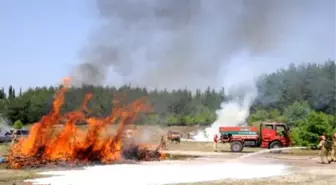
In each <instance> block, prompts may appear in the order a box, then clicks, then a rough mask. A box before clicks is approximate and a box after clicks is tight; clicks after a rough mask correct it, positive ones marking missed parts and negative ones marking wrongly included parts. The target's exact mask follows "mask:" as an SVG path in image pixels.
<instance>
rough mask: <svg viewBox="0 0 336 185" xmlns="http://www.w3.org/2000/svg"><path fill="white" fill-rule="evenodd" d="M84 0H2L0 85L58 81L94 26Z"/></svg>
mask: <svg viewBox="0 0 336 185" xmlns="http://www.w3.org/2000/svg"><path fill="white" fill-rule="evenodd" d="M87 6H88V4H86V3H84V1H82V0H71V1H68V0H57V1H45V0H30V1H25V0H3V1H1V2H0V27H1V34H0V41H1V44H0V56H1V58H0V62H1V68H2V69H1V73H0V86H5V87H7V86H8V85H10V84H13V85H14V86H15V87H17V88H18V87H22V88H26V87H29V86H39V85H46V84H55V83H58V82H59V81H60V79H61V78H62V77H64V76H65V75H67V73H68V71H69V69H70V68H71V66H72V65H74V63H75V62H78V61H77V54H78V50H79V49H80V48H81V46H82V45H83V43H85V40H86V38H87V36H88V34H89V32H90V29H91V28H92V27H93V26H92V25H93V21H92V17H93V16H92V15H90V11H88V9H87Z"/></svg>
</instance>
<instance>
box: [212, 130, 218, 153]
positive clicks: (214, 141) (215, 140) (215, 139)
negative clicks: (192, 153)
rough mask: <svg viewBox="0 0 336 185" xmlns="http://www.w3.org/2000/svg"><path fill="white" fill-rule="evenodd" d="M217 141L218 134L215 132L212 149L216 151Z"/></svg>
mask: <svg viewBox="0 0 336 185" xmlns="http://www.w3.org/2000/svg"><path fill="white" fill-rule="evenodd" d="M217 143H218V135H217V134H215V136H214V138H213V147H214V151H215V152H217V151H218V149H217Z"/></svg>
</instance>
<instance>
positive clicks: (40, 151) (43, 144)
mask: <svg viewBox="0 0 336 185" xmlns="http://www.w3.org/2000/svg"><path fill="white" fill-rule="evenodd" d="M68 84H69V79H67V80H66V81H65V82H64V86H62V87H61V88H60V90H59V91H58V92H57V93H56V95H55V97H54V101H53V108H52V111H51V112H50V113H49V114H47V115H45V116H43V117H42V118H41V120H40V121H39V122H37V123H35V124H34V125H33V126H32V128H31V130H30V134H29V135H28V137H26V138H22V139H20V140H19V141H18V143H16V144H15V145H13V146H12V148H11V149H10V151H9V154H8V164H9V166H10V167H11V168H23V167H38V166H41V165H52V164H54V165H60V164H66V165H80V164H91V163H96V162H98V163H104V164H110V163H116V162H121V161H123V160H144V161H146V160H159V159H163V158H164V157H165V156H164V155H163V154H161V153H160V152H159V146H158V147H156V149H154V150H151V149H149V145H140V144H135V143H134V142H132V141H133V140H132V139H127V138H125V137H123V136H124V131H125V129H126V128H127V126H128V125H130V124H134V122H135V121H136V120H137V119H138V116H139V114H140V113H143V112H146V111H148V110H150V107H149V106H148V105H146V104H145V102H144V100H145V99H144V98H140V99H137V100H135V101H133V102H131V103H129V104H127V105H125V106H122V105H121V103H120V102H119V101H117V100H114V101H113V102H112V103H113V110H112V112H111V114H110V115H109V116H108V117H105V118H97V117H88V116H87V114H86V113H87V112H88V109H87V107H86V104H87V102H88V101H89V100H90V98H91V96H92V94H87V95H86V96H85V98H84V101H83V104H82V108H81V110H77V111H73V112H68V113H65V114H61V107H62V105H63V103H64V95H65V93H66V91H67V90H68ZM64 122H65V123H64ZM78 122H86V123H87V125H88V128H87V129H85V130H83V129H80V128H79V127H78V126H76V125H77V123H78ZM60 124H61V125H64V126H63V127H62V128H61V130H60V131H59V132H57V131H55V130H56V129H55V125H60ZM111 124H117V125H118V127H117V130H116V132H115V133H114V134H109V133H108V127H109V126H110V125H111ZM56 132H57V133H56ZM130 140H132V141H131V142H130Z"/></svg>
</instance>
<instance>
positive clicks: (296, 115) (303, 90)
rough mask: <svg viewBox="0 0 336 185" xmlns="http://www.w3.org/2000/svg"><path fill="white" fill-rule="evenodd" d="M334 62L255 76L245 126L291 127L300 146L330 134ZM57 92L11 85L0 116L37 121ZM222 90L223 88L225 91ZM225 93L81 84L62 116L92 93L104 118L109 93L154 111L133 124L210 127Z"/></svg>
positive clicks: (1, 96) (94, 110)
mask: <svg viewBox="0 0 336 185" xmlns="http://www.w3.org/2000/svg"><path fill="white" fill-rule="evenodd" d="M335 67H336V66H335V61H331V60H328V61H326V62H324V63H322V64H317V63H308V64H302V65H294V64H291V65H290V66H289V67H288V68H286V69H279V70H278V71H275V72H273V73H270V74H264V75H261V76H260V77H259V80H258V83H257V87H258V97H257V99H256V100H255V101H254V104H253V105H252V107H251V110H250V111H251V114H250V116H249V118H248V120H247V121H248V123H249V124H257V123H258V122H261V121H283V122H287V123H288V124H289V125H290V126H292V127H293V138H295V140H297V142H298V143H300V142H301V143H300V144H307V142H308V143H310V142H313V141H314V140H316V139H317V137H318V135H319V134H322V133H329V134H330V133H331V132H332V131H333V130H334V129H335V112H336V108H335V106H336V101H335V95H336V87H335ZM58 88H59V87H52V86H50V87H34V88H29V89H28V90H26V91H24V92H22V91H21V89H19V93H16V91H17V90H16V89H14V88H13V87H12V86H10V87H9V88H8V91H7V92H5V90H4V88H2V89H0V114H2V115H4V116H5V117H6V118H8V119H9V120H10V122H11V123H14V122H15V121H20V122H22V123H23V124H29V123H34V122H37V121H38V120H39V119H40V118H41V117H42V116H43V115H45V114H47V113H48V112H49V111H50V110H51V107H52V101H53V95H54V93H55V91H57V90H58ZM224 88H225V87H224ZM224 88H223V89H221V90H219V91H216V90H214V89H212V88H211V87H209V88H207V89H206V90H203V91H201V90H197V91H196V92H192V91H190V90H188V89H177V90H174V91H167V90H148V89H146V88H140V87H132V86H131V85H124V86H122V87H120V88H116V87H112V86H91V85H84V86H82V87H80V88H71V89H70V90H69V91H68V92H67V93H66V96H65V104H64V106H63V108H62V111H64V112H68V111H71V110H75V109H78V108H79V107H80V106H81V103H82V100H83V98H84V96H85V94H87V93H89V92H90V93H93V97H92V99H91V100H90V101H89V103H88V108H89V109H90V114H91V115H92V116H106V115H108V114H109V113H110V112H111V109H112V104H111V102H112V99H113V97H114V96H112V95H114V94H118V93H119V94H126V95H127V98H128V99H129V100H130V101H132V100H134V99H136V98H138V97H142V96H146V97H148V101H149V103H150V104H151V105H152V106H153V112H151V113H150V114H147V115H145V116H142V117H141V119H140V121H139V122H138V124H157V125H195V124H198V125H204V126H205V125H210V124H211V123H213V122H214V121H215V119H216V114H215V112H216V110H217V109H219V108H220V104H221V102H223V101H225V100H229V99H230V97H229V96H227V95H226V94H225V93H224V92H225V91H224Z"/></svg>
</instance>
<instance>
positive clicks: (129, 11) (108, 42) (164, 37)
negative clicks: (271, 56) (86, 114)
mask: <svg viewBox="0 0 336 185" xmlns="http://www.w3.org/2000/svg"><path fill="white" fill-rule="evenodd" d="M318 2H320V1H317V0H316V1H314V0H294V1H293V0H96V5H97V8H98V10H99V16H100V18H101V21H102V26H101V28H100V29H99V30H98V31H97V32H95V33H94V34H93V36H92V37H91V38H90V39H89V41H90V42H89V45H88V46H86V47H85V48H84V49H83V51H82V52H81V59H82V61H83V62H82V63H81V64H80V65H78V66H76V67H75V68H74V72H73V74H72V75H73V76H74V80H75V83H76V84H83V83H86V84H94V85H101V84H104V83H106V82H107V79H108V78H109V75H110V74H111V71H113V72H115V73H116V74H117V75H119V76H121V77H122V80H123V81H122V82H116V81H113V79H112V82H113V83H131V84H136V85H140V86H147V87H152V88H163V87H164V88H168V89H171V88H181V87H182V88H183V87H186V86H187V87H188V88H190V89H195V88H206V87H207V86H209V85H210V86H218V85H223V84H219V83H220V81H222V80H223V79H219V77H222V76H223V74H221V73H225V72H226V71H227V70H228V67H227V66H228V65H229V64H230V62H231V60H232V58H234V57H236V56H237V55H240V53H241V52H248V53H249V55H251V56H252V57H253V56H263V55H266V54H268V53H270V52H272V51H276V50H277V49H279V47H283V45H284V42H285V41H286V39H288V38H287V37H288V34H289V32H290V31H291V30H292V29H293V28H294V27H295V26H296V25H298V24H300V22H302V21H307V20H305V16H306V15H307V13H309V12H314V10H317V9H316V7H321V6H316V5H317V4H319V3H318ZM323 2H325V3H326V4H328V3H329V4H333V5H334V2H332V1H327V0H326V1H323ZM322 4H323V3H322ZM250 62H254V61H250ZM221 69H224V70H221ZM230 70H231V72H230V73H232V70H235V69H230ZM233 73H234V72H233Z"/></svg>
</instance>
